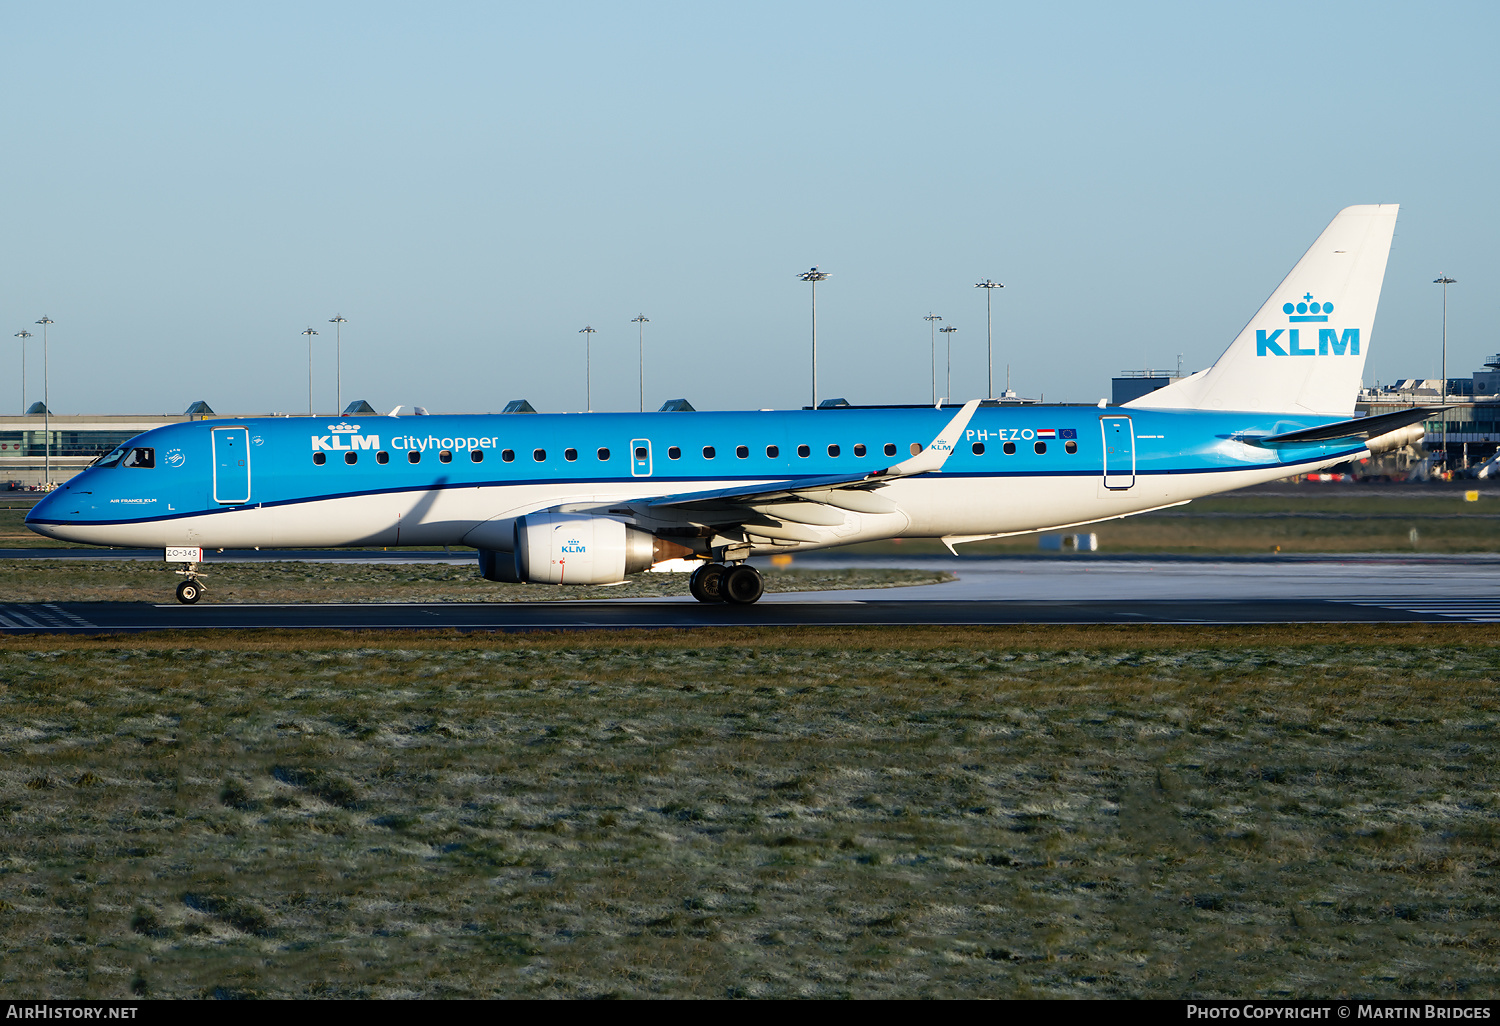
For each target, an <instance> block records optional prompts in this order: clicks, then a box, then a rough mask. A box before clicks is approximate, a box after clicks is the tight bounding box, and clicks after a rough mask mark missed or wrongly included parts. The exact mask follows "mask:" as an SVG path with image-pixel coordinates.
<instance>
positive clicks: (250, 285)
mask: <svg viewBox="0 0 1500 1026" xmlns="http://www.w3.org/2000/svg"><path fill="white" fill-rule="evenodd" d="M1497 11H1500V7H1497V5H1495V4H1493V3H1449V4H1444V5H1439V6H1434V5H1431V4H1372V3H1349V4H1307V3H1295V4H1272V3H1256V4H1248V3H1247V4H1202V3H1194V4H1154V5H1152V4H1147V5H1138V4H1131V5H1126V4H1071V5H1069V4H1029V3H1028V4H1016V5H1004V4H998V3H983V4H908V5H893V4H877V3H859V4H852V3H851V4H796V5H775V4H765V3H762V4H750V5H744V4H741V5H727V4H716V5H706V4H681V5H669V4H652V5H625V4H616V3H610V4H588V3H572V4H567V5H549V4H534V3H528V4H515V5H504V4H496V3H488V4H472V5H470V4H420V5H418V4H403V5H381V4H375V3H367V2H366V3H359V4H352V3H351V4H333V3H324V4H317V3H311V4H309V3H297V4H282V5H278V4H273V3H256V4H241V5H227V4H207V5H205V4H183V5H164V4H129V5H127V4H110V3H97V4H70V3H46V4H37V3H16V2H11V3H5V4H4V5H3V6H0V34H3V39H4V41H5V47H4V51H5V60H4V61H3V62H0V117H3V125H4V135H3V138H4V140H5V156H4V161H3V163H0V184H3V197H4V202H3V203H0V238H3V240H4V244H3V246H0V327H4V328H5V334H4V335H3V336H0V338H3V339H6V340H8V339H9V338H10V333H11V332H14V331H17V330H20V329H21V328H23V327H32V325H31V322H32V321H34V320H35V319H36V318H38V317H40V316H41V315H43V314H44V313H45V314H48V315H50V316H51V317H53V318H54V319H55V320H56V322H57V323H56V324H55V326H54V328H53V332H52V356H53V368H52V371H53V372H52V395H53V407H54V409H55V410H57V411H58V412H61V413H78V412H147V411H168V412H179V411H181V410H182V409H183V408H184V407H186V406H187V404H188V403H189V402H190V401H192V400H195V399H207V400H208V401H209V402H210V403H211V404H212V405H213V406H214V407H215V408H216V409H218V410H220V411H221V412H227V411H236V412H259V411H272V410H276V411H290V412H297V411H305V410H306V406H307V379H306V349H305V341H306V340H305V339H304V338H303V337H302V336H301V335H300V334H299V333H300V332H301V330H302V329H303V328H305V327H307V326H308V325H309V324H311V325H313V326H314V327H316V328H317V329H318V330H320V331H322V332H323V334H322V335H321V336H320V337H319V339H318V340H317V345H318V348H317V354H316V400H317V406H318V408H319V410H320V412H328V411H330V410H331V409H332V407H333V403H334V395H333V391H334V384H333V360H332V349H333V338H332V331H331V330H330V329H331V328H332V325H330V324H328V323H327V321H328V318H330V317H332V316H333V315H334V314H335V313H342V314H343V315H344V316H345V317H347V318H349V323H348V325H347V326H346V329H345V336H344V341H345V349H344V351H345V360H344V368H345V373H344V382H345V384H344V396H345V400H346V401H347V400H348V399H350V398H367V399H369V400H370V401H371V402H372V403H374V404H375V405H376V406H379V407H381V408H382V409H388V408H389V407H391V406H394V405H396V404H397V403H408V404H420V405H424V406H427V407H429V408H430V409H432V410H434V411H435V412H436V411H440V410H441V411H459V410H465V411H467V410H492V409H499V408H500V407H501V405H502V404H503V403H504V402H505V401H506V400H508V399H511V398H514V397H518V396H524V397H527V398H529V399H530V400H531V401H532V402H533V403H534V404H535V405H536V406H537V407H538V408H542V409H580V408H582V406H583V345H582V336H581V335H579V334H578V333H577V332H578V329H579V328H581V327H583V326H584V324H586V323H587V324H592V325H593V326H594V327H595V328H597V329H598V334H596V335H594V336H593V338H594V352H595V359H594V381H595V386H594V394H595V407H596V408H599V409H634V408H635V405H636V329H635V326H634V325H632V324H631V323H630V319H631V318H632V317H634V316H635V315H636V314H637V313H638V312H644V313H645V314H646V316H647V317H649V318H650V319H651V323H650V324H649V325H648V326H647V328H646V331H647V335H646V345H647V381H646V400H647V404H648V407H649V408H655V407H656V406H658V405H660V403H661V402H662V401H663V400H664V399H667V398H672V397H676V396H686V397H688V398H689V399H690V400H691V401H692V402H693V403H694V404H695V405H697V406H699V407H700V408H745V407H788V406H796V405H800V404H802V403H805V402H806V401H807V396H808V369H807V364H808V355H807V354H808V294H807V293H808V289H807V286H806V285H804V284H801V283H800V282H798V281H796V279H795V278H794V275H795V273H796V272H798V271H800V270H803V269H805V268H807V267H809V266H811V265H814V264H816V265H818V266H819V267H821V268H822V269H824V270H827V271H830V272H831V273H832V275H833V277H832V278H831V279H830V280H829V281H828V283H827V284H826V285H824V286H822V287H820V288H819V292H818V300H819V335H820V349H821V353H822V360H821V364H822V375H821V377H822V388H821V391H822V394H823V395H824V396H847V397H848V398H849V399H850V400H851V401H854V402H903V401H909V402H919V401H926V399H927V397H928V394H929V372H928V325H927V324H926V323H925V322H924V321H923V320H922V317H923V315H924V314H926V313H927V312H928V311H929V310H932V311H935V312H936V313H938V314H940V315H941V316H943V317H944V318H945V323H950V324H953V325H955V326H957V327H958V328H959V331H958V332H956V333H955V338H956V344H955V358H954V359H955V372H954V378H955V387H954V393H955V395H956V396H957V397H959V398H965V397H969V396H975V395H980V394H982V392H983V389H984V378H983V374H984V301H983V295H982V294H981V292H980V290H977V289H975V288H973V287H972V285H973V283H974V282H975V281H978V280H979V279H981V278H984V277H992V278H995V279H997V280H999V281H1003V282H1004V283H1005V285H1006V288H1005V289H1004V290H1003V291H1000V292H998V293H997V294H996V296H995V300H996V302H995V323H996V327H995V340H996V351H997V357H996V359H997V363H998V364H1000V365H1001V367H1002V368H1003V366H1004V365H1005V364H1007V363H1008V364H1010V365H1011V366H1012V368H1013V370H1012V373H1013V377H1014V382H1015V385H1016V387H1017V389H1018V390H1019V391H1020V392H1021V393H1022V394H1024V395H1032V396H1035V395H1037V394H1039V393H1042V394H1045V396H1046V398H1047V399H1048V400H1053V401H1056V400H1062V401H1093V400H1095V399H1097V398H1098V397H1099V396H1101V395H1105V394H1107V392H1108V387H1109V381H1108V379H1109V378H1110V376H1111V375H1113V374H1115V373H1118V372H1119V371H1120V370H1122V369H1124V368H1139V367H1144V366H1147V365H1151V366H1155V367H1168V366H1172V365H1174V364H1175V361H1176V357H1177V354H1178V353H1182V354H1183V360H1184V363H1185V364H1186V366H1187V367H1188V368H1189V369H1192V368H1197V367H1201V366H1204V365H1206V364H1207V363H1210V362H1212V360H1213V359H1214V358H1215V357H1216V356H1217V355H1218V353H1219V352H1220V351H1221V350H1222V349H1223V347H1224V346H1225V345H1226V344H1227V343H1228V341H1229V340H1230V338H1232V337H1233V335H1234V334H1235V333H1236V332H1237V331H1238V330H1239V328H1240V327H1241V326H1242V325H1243V323H1244V322H1245V321H1246V320H1247V319H1248V318H1249V316H1250V315H1251V314H1252V313H1253V312H1254V311H1255V309H1256V308H1257V307H1258V306H1259V304H1260V303H1261V302H1262V300H1263V299H1264V298H1265V296H1266V295H1267V294H1268V293H1269V292H1270V290H1271V289H1272V287H1274V286H1275V284H1276V283H1277V282H1278V281H1279V280H1280V278H1281V276H1282V275H1283V274H1284V273H1285V272H1286V271H1287V270H1288V269H1289V268H1290V266H1291V264H1292V263H1293V262H1294V261H1295V260H1296V258H1297V257H1298V256H1300V255H1301V253H1302V251H1303V250H1304V249H1305V248H1306V247H1307V245H1308V244H1309V243H1310V242H1311V241H1312V239H1313V238H1314V237H1315V236H1316V235H1317V233H1318V232H1319V231H1320V230H1321V229H1322V228H1323V226H1324V225H1325V224H1326V223H1327V222H1328V220H1329V219H1330V218H1331V217H1332V215H1333V214H1334V213H1335V212H1336V211H1337V210H1338V209H1339V208H1341V207H1343V206H1346V205H1349V204H1353V203H1378V202H1398V203H1401V204H1402V205H1403V206H1402V214H1401V221H1400V223H1399V225H1398V228H1397V235H1396V243H1395V249H1394V250H1393V253H1392V258H1391V262H1390V268H1389V272H1388V275H1387V278H1386V285H1385V293H1384V298H1383V301H1382V304H1381V311H1380V317H1379V320H1378V321H1377V324H1376V330H1375V338H1374V345H1373V347H1372V355H1371V357H1370V360H1369V363H1368V365H1367V369H1366V377H1367V379H1370V380H1373V379H1381V380H1390V379H1391V378H1393V377H1396V376H1401V375H1413V374H1423V375H1426V374H1431V375H1436V373H1437V367H1438V353H1439V334H1438V325H1439V288H1438V286H1435V285H1432V284H1430V282H1431V280H1432V279H1433V278H1435V277H1437V276H1438V274H1439V273H1440V272H1444V271H1446V272H1447V273H1448V274H1450V275H1452V276H1453V277H1455V278H1457V279H1458V280H1459V282H1460V284H1458V285H1456V286H1454V287H1453V289H1452V291H1451V293H1450V300H1451V307H1450V321H1449V338H1450V357H1449V369H1450V373H1451V374H1454V375H1455V376H1456V375H1458V374H1460V373H1463V374H1466V373H1468V372H1469V371H1470V370H1472V369H1475V368H1476V367H1477V366H1478V365H1479V364H1480V363H1481V362H1482V361H1483V360H1484V359H1485V358H1487V357H1488V356H1490V355H1491V354H1492V353H1494V352H1496V351H1497V350H1500V338H1497V336H1496V334H1495V332H1494V331H1493V330H1492V328H1491V325H1492V324H1494V323H1495V320H1496V315H1497V314H1500V309H1497V307H1500V303H1497V293H1496V289H1495V282H1496V280H1497V275H1500V262H1497V258H1496V255H1495V240H1496V239H1497V237H1500V218H1497V205H1496V183H1497V180H1500V167H1497V159H1496V158H1497V155H1500V131H1497V128H1500V126H1497V123H1496V122H1497V104H1496V100H1497V88H1496V86H1497V75H1500V71H1497V68H1500V61H1497V59H1496V57H1495V53H1494V44H1495V40H1496V39H1497V38H1500V32H1497V29H1500V24H1497V23H1500V15H1497ZM33 330H36V331H38V332H39V331H40V329H36V328H34V327H33ZM38 341H39V338H38ZM940 345H941V343H940ZM32 352H33V354H34V359H33V362H32V364H31V367H32V368H33V369H34V368H37V367H39V365H40V360H39V357H40V347H39V346H35V345H34V344H33V349H32ZM17 364H18V359H17V353H16V349H15V346H14V344H12V345H11V347H9V348H7V349H4V350H0V408H4V409H7V410H8V409H9V408H10V407H11V406H13V405H14V404H15V402H16V401H17V399H16V398H13V397H16V396H17V389H16V387H15V375H16V373H17ZM1000 373H1003V370H1002V371H1001V372H1000ZM7 381H8V382H10V384H9V385H7V384H5V382H7ZM39 393H40V376H39V375H37V376H36V380H35V385H34V387H32V389H31V395H32V397H35V396H37V395H39Z"/></svg>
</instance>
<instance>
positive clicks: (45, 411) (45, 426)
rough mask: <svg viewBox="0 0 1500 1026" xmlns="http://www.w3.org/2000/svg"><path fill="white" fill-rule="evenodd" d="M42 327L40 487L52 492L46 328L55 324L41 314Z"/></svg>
mask: <svg viewBox="0 0 1500 1026" xmlns="http://www.w3.org/2000/svg"><path fill="white" fill-rule="evenodd" d="M37 323H38V324H40V325H41V326H42V434H43V436H45V438H46V449H45V450H44V451H45V456H43V460H44V467H45V469H44V470H43V480H42V485H43V487H44V488H46V489H47V490H48V491H51V490H52V389H51V386H50V384H49V382H50V380H51V379H50V377H49V375H48V362H47V326H48V325H49V324H53V323H56V322H54V321H53V320H52V318H51V317H48V316H47V315H46V314H42V319H41V320H39V321H37Z"/></svg>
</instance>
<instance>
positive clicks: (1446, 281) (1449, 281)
mask: <svg viewBox="0 0 1500 1026" xmlns="http://www.w3.org/2000/svg"><path fill="white" fill-rule="evenodd" d="M1432 283H1433V284H1434V285H1441V286H1442V287H1443V391H1442V392H1441V393H1440V394H1441V395H1442V397H1443V406H1444V407H1445V408H1444V410H1443V472H1444V473H1447V471H1448V411H1447V409H1446V407H1447V405H1448V286H1449V285H1457V284H1458V279H1457V278H1450V277H1448V276H1447V275H1446V274H1443V275H1439V276H1438V277H1436V278H1434V279H1432Z"/></svg>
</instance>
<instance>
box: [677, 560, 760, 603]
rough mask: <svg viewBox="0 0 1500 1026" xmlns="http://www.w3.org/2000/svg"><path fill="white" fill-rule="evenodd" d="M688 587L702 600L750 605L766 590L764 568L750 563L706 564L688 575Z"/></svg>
mask: <svg viewBox="0 0 1500 1026" xmlns="http://www.w3.org/2000/svg"><path fill="white" fill-rule="evenodd" d="M688 590H689V591H691V592H692V593H693V598H695V599H697V600H698V601H699V602H728V603H729V604H730V605H735V606H748V605H751V604H752V603H754V602H756V601H758V600H759V599H760V597H761V596H762V595H764V594H765V592H766V582H765V581H764V580H762V579H761V576H760V571H759V570H757V569H755V567H753V566H751V565H749V564H748V563H735V564H733V565H732V566H725V565H724V564H723V563H705V564H703V565H702V566H700V567H699V568H698V569H696V570H694V571H693V576H691V577H689V578H688Z"/></svg>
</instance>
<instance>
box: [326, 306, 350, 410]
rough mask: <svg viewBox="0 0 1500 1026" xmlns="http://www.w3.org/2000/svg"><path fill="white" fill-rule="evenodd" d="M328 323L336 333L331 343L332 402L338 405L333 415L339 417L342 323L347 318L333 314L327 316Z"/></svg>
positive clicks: (341, 382) (341, 385) (342, 352)
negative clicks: (333, 381)
mask: <svg viewBox="0 0 1500 1026" xmlns="http://www.w3.org/2000/svg"><path fill="white" fill-rule="evenodd" d="M328 323H329V324H332V325H335V327H334V331H335V333H336V334H335V335H334V339H335V340H336V341H335V342H334V344H333V346H334V348H333V352H334V357H333V359H334V364H333V366H334V372H333V373H334V380H335V382H336V384H335V385H334V388H335V392H334V402H335V403H336V404H337V406H338V409H337V411H336V414H335V415H336V416H340V417H341V416H343V415H344V325H346V324H348V323H349V320H348V318H346V317H345V316H344V315H343V314H334V315H333V316H332V317H330V318H328Z"/></svg>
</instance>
